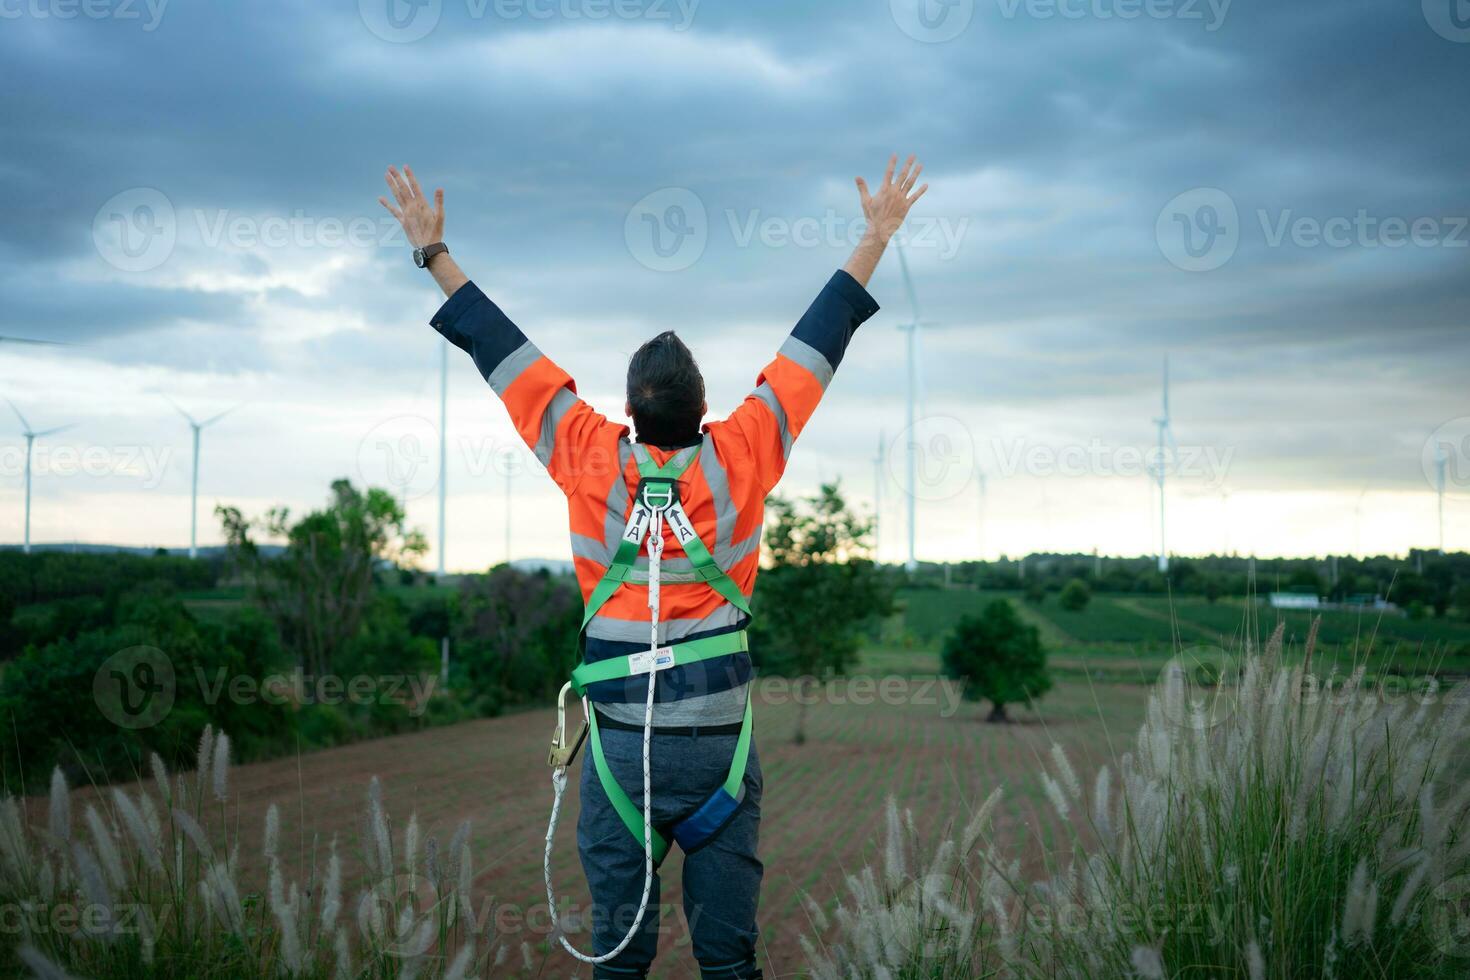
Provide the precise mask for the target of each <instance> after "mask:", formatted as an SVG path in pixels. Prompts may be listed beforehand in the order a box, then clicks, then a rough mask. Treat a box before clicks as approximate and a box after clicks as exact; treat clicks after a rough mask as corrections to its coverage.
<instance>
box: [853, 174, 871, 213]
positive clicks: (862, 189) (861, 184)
mask: <svg viewBox="0 0 1470 980" xmlns="http://www.w3.org/2000/svg"><path fill="white" fill-rule="evenodd" d="M857 189H858V198H859V199H860V200H861V201H862V202H863V210H864V211H867V210H868V204H869V203H870V202H871V201H872V200H873V195H872V194H869V193H868V182H867V181H866V180H863V179H862V178H861V177H859V178H857Z"/></svg>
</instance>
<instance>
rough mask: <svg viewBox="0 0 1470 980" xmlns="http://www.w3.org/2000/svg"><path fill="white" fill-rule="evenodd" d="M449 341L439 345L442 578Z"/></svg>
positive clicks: (441, 577) (441, 565) (447, 465)
mask: <svg viewBox="0 0 1470 980" xmlns="http://www.w3.org/2000/svg"><path fill="white" fill-rule="evenodd" d="M448 481H449V341H448V340H447V339H446V340H444V342H443V343H442V344H441V345H440V347H439V578H440V579H441V580H442V579H443V578H444V539H445V527H446V523H445V519H444V512H445V499H446V495H447V494H448V492H449V488H448Z"/></svg>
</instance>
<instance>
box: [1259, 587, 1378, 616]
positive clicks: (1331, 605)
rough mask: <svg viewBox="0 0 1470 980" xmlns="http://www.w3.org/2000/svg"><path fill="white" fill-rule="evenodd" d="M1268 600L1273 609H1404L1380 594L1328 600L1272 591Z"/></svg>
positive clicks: (1371, 610)
mask: <svg viewBox="0 0 1470 980" xmlns="http://www.w3.org/2000/svg"><path fill="white" fill-rule="evenodd" d="M1267 601H1268V602H1269V603H1270V605H1271V608H1272V609H1315V610H1318V611H1321V610H1328V609H1340V610H1345V611H1351V612H1377V613H1384V614H1387V615H1395V616H1396V615H1402V614H1403V610H1401V609H1400V608H1399V607H1398V606H1396V605H1394V604H1393V603H1392V602H1389V601H1387V600H1386V599H1384V598H1383V596H1380V595H1373V594H1371V593H1359V594H1356V595H1351V596H1348V597H1346V598H1345V599H1343V600H1342V601H1341V602H1328V601H1327V600H1326V599H1324V598H1322V597H1321V596H1317V595H1312V594H1311V593H1310V592H1272V593H1271V594H1270V596H1269V597H1268V599H1267Z"/></svg>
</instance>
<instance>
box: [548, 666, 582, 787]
mask: <svg viewBox="0 0 1470 980" xmlns="http://www.w3.org/2000/svg"><path fill="white" fill-rule="evenodd" d="M571 690H572V684H571V682H570V681H568V682H567V683H565V684H563V685H562V686H561V693H560V694H558V695H557V696H556V731H555V732H553V733H552V735H551V752H550V753H549V754H548V755H547V757H546V764H547V765H548V766H551V767H552V768H553V769H565V768H566V767H567V766H569V765H571V764H572V760H573V759H575V758H576V757H577V750H578V749H580V748H581V747H582V742H583V741H584V740H585V739H586V738H587V705H586V703H585V702H583V704H582V729H581V731H579V732H578V733H577V740H576V741H575V742H573V743H572V744H571V745H567V695H568V694H569V693H571Z"/></svg>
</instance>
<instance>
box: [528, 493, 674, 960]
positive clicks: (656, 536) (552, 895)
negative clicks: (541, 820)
mask: <svg viewBox="0 0 1470 980" xmlns="http://www.w3.org/2000/svg"><path fill="white" fill-rule="evenodd" d="M663 553H664V514H663V511H662V510H655V511H653V518H652V520H651V521H650V523H649V526H648V609H649V612H650V616H649V646H648V648H649V650H657V649H658V620H659V569H660V566H661V564H662V558H663ZM657 676H658V671H657V670H650V671H649V672H648V700H647V701H645V702H644V705H643V897H642V898H641V899H639V901H638V915H637V916H636V917H635V918H634V919H633V924H632V925H631V926H630V927H629V928H628V934H627V935H625V936H624V937H623V940H622V942H620V943H618V944H617V945H616V946H615V947H613V949H612V951H611V952H607V953H603V954H602V955H601V956H589V955H587V954H586V953H583V952H580V951H578V950H577V949H575V948H574V947H573V946H572V944H571V943H570V942H568V941H567V937H566V934H565V933H563V932H562V931H561V926H560V924H559V923H558V922H557V918H556V890H555V889H554V888H553V887H552V884H551V842H552V838H554V837H555V836H556V819H557V817H558V816H559V815H560V814H561V797H562V793H563V791H565V790H566V788H567V770H566V767H565V766H563V767H560V768H557V769H553V770H552V771H551V786H552V789H553V791H554V793H555V796H554V797H553V799H552V801H551V821H550V822H549V823H548V824H547V825H546V857H545V859H544V860H543V862H542V869H543V871H544V872H545V877H546V904H547V906H548V907H549V908H550V911H551V928H552V931H553V932H555V933H556V934H557V938H558V939H559V940H560V941H561V944H562V947H563V948H564V949H565V950H566V951H567V952H568V953H571V954H572V955H573V956H575V957H576V958H577V959H579V960H581V961H582V962H583V963H592V964H597V963H606V962H607V961H608V960H610V959H612V958H613V957H615V956H617V955H618V954H619V953H621V952H622V951H623V950H625V949H627V948H628V944H629V943H631V942H632V941H633V937H634V936H635V935H637V934H638V929H639V927H640V926H642V925H643V917H644V916H645V915H647V913H648V895H649V893H650V892H651V891H652V890H653V791H652V786H651V783H652V778H651V774H652V770H651V768H650V766H649V761H648V759H649V755H648V748H649V743H650V742H651V741H652V736H653V683H654V678H656V677H657ZM590 710H592V709H591V706H590V705H589V704H588V703H587V699H586V698H585V697H583V698H582V712H583V714H584V715H585V714H586V713H587V712H588V711H590Z"/></svg>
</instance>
